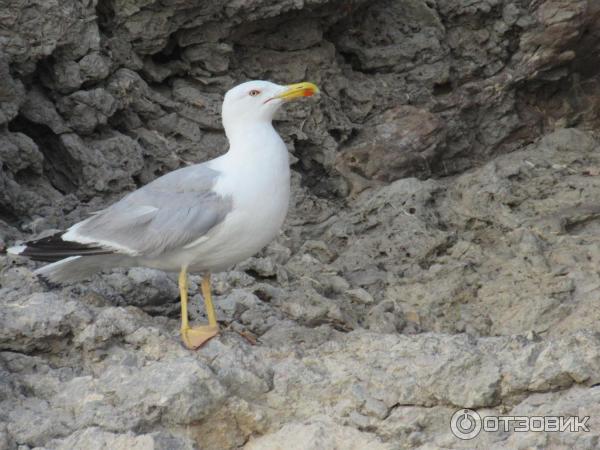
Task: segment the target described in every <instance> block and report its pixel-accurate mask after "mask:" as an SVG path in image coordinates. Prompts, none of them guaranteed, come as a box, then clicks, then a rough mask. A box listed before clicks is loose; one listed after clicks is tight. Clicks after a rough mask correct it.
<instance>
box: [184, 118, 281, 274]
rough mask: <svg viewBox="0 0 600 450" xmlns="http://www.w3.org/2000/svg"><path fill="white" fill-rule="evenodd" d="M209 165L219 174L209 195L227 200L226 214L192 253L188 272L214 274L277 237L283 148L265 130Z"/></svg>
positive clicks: (279, 220) (274, 136)
mask: <svg viewBox="0 0 600 450" xmlns="http://www.w3.org/2000/svg"><path fill="white" fill-rule="evenodd" d="M252 138H253V139H252V141H254V142H255V144H253V145H248V144H249V143H248V142H246V143H245V145H244V146H243V147H242V148H237V149H236V148H235V147H234V146H233V145H232V148H231V150H230V151H229V152H228V153H227V154H226V155H224V156H222V157H221V158H217V159H216V160H214V161H213V162H212V163H211V166H212V167H213V168H214V169H215V170H218V171H219V172H220V173H221V176H220V177H219V180H218V182H217V184H216V185H215V186H214V188H213V190H214V191H215V192H216V193H218V194H219V195H222V196H231V198H232V211H231V212H230V213H229V214H228V215H227V216H226V218H225V220H224V221H223V222H222V223H221V224H220V225H218V226H217V227H216V228H215V230H213V231H211V232H210V233H209V239H207V240H205V241H203V242H200V243H199V245H198V246H197V247H196V248H195V249H193V250H194V259H193V261H191V262H190V270H192V271H204V270H211V271H220V270H224V269H227V268H229V267H230V266H232V265H234V264H236V263H238V262H241V261H243V260H244V259H246V258H248V257H250V256H252V255H254V254H255V253H257V252H258V251H259V250H260V249H262V248H263V247H264V246H266V245H267V244H268V243H269V242H271V241H272V240H273V239H274V238H275V237H276V236H277V234H278V233H279V230H280V229H281V226H282V224H283V222H284V220H285V216H286V214H287V210H288V204H289V198H290V169H289V160H288V153H287V148H286V146H285V144H284V143H283V141H282V140H281V138H280V137H279V135H278V134H277V133H276V132H275V131H274V130H273V128H271V127H269V129H267V130H261V131H258V132H256V133H253V135H252Z"/></svg>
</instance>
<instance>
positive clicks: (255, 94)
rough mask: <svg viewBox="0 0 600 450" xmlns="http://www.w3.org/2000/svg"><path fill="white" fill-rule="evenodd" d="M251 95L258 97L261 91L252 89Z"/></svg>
mask: <svg viewBox="0 0 600 450" xmlns="http://www.w3.org/2000/svg"><path fill="white" fill-rule="evenodd" d="M249 94H250V97H256V96H257V95H258V94H260V91H259V90H257V89H252V90H251V91H250V92H249Z"/></svg>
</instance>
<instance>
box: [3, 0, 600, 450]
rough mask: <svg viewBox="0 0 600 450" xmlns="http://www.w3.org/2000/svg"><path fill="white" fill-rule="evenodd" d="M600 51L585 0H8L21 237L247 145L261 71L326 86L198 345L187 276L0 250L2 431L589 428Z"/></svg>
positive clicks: (92, 445) (596, 302)
mask: <svg viewBox="0 0 600 450" xmlns="http://www.w3.org/2000/svg"><path fill="white" fill-rule="evenodd" d="M599 64H600V6H599V5H598V3H597V2H595V1H593V0H376V1H366V0H282V1H273V0H228V1H216V0H210V1H204V2H199V1H193V0H161V1H158V0H106V1H103V0H60V1H58V0H21V1H15V0H0V124H2V127H1V128H0V247H1V246H3V245H8V244H12V243H13V242H14V241H17V240H20V239H27V238H30V237H32V236H35V235H37V234H39V233H41V232H44V231H47V230H52V229H61V228H64V227H66V226H68V225H70V224H72V223H74V222H75V221H77V220H79V219H81V218H83V217H85V216H86V214H88V213H89V212H91V211H94V210H97V209H99V208H101V207H103V206H104V205H106V204H108V203H110V202H111V201H114V200H115V199H117V198H119V197H120V196H122V195H123V193H125V192H127V191H129V190H132V189H134V188H136V186H141V185H143V184H145V183H147V182H148V181H150V180H152V179H154V178H155V177H157V176H159V175H161V174H163V173H166V172H168V171H170V170H173V169H175V168H177V167H181V166H184V165H186V164H189V163H192V162H200V161H202V160H205V159H208V158H211V157H214V156H216V155H218V154H219V153H222V152H223V151H225V150H226V147H227V142H226V140H225V139H224V136H223V133H222V128H221V125H220V118H219V108H220V103H221V100H222V95H223V93H224V92H225V91H226V90H227V89H228V88H229V87H231V86H233V85H234V84H236V83H238V82H240V81H244V80H247V79H257V78H258V79H269V80H273V81H276V82H281V83H287V82H294V81H301V80H305V79H306V80H310V81H314V82H315V83H317V84H318V85H319V86H320V87H321V88H322V95H321V98H320V99H319V101H318V102H305V103H302V104H294V105H290V106H288V107H287V108H286V110H285V111H284V112H283V114H281V115H280V116H279V119H278V121H277V123H276V126H277V128H278V129H279V130H280V132H281V133H282V135H283V136H284V137H285V140H286V142H287V143H288V145H289V150H290V153H291V155H292V161H293V165H292V169H293V192H294V199H293V202H292V205H291V211H290V215H289V218H288V221H287V223H286V225H285V228H284V230H283V232H282V234H281V236H280V238H279V239H278V240H277V241H276V242H274V243H273V244H272V245H270V246H269V247H268V248H267V249H266V250H265V251H264V252H263V253H262V254H261V255H258V256H257V257H255V258H252V259H251V260H249V261H246V262H244V263H242V264H240V265H239V266H238V267H236V268H234V269H233V270H232V271H230V272H228V273H224V274H220V275H218V276H216V277H215V287H216V290H217V294H218V295H217V308H218V315H219V319H220V320H221V321H222V323H223V324H224V325H225V326H226V328H227V329H226V331H224V332H223V333H222V334H221V336H220V337H219V338H217V339H214V340H213V341H211V342H210V343H209V344H208V345H207V346H205V347H204V348H202V349H200V350H199V351H197V352H190V351H188V350H185V349H184V348H183V347H182V346H181V345H180V342H179V338H178V330H179V304H178V292H177V288H176V283H175V280H174V277H173V276H172V275H167V274H163V273H161V272H157V271H152V270H147V269H131V270H116V271H113V272H111V273H107V274H102V275H98V276H97V277H95V278H94V279H92V280H90V281H89V282H85V283H78V284H72V285H66V286H62V287H56V286H54V287H52V286H46V285H43V284H42V283H40V282H39V281H38V280H37V279H35V277H34V276H33V275H32V270H33V269H34V268H35V264H33V263H29V262H27V261H23V260H16V259H14V258H8V257H6V256H0V350H1V353H0V449H2V450H16V449H17V448H18V449H20V450H25V449H29V448H47V449H84V448H85V449H104V448H110V449H151V448H155V449H173V450H176V449H193V448H198V449H215V450H223V449H233V448H246V449H280V448H281V449H315V450H316V449H340V450H345V449H357V450H364V449H402V448H422V449H426V448H430V449H433V448H465V447H467V448H473V447H478V448H485V449H490V448H540V449H542V448H596V447H597V445H598V441H599V438H600V420H599V419H598V418H599V417H600V387H597V385H599V384H600V334H599V333H598V332H599V331H600V325H599V323H600V272H599V271H598V265H599V264H600V236H596V234H595V233H596V232H598V231H600V221H599V219H600V205H599V204H598V198H600V141H598V140H597V138H596V130H597V129H598V124H599V121H600V108H599V107H598V98H599V96H600V77H599V74H598V67H599ZM198 283H199V279H198V278H194V277H192V285H193V286H192V287H193V289H194V292H198V289H197V286H196V285H197V284H198ZM194 301H195V302H196V304H197V305H199V304H200V303H199V302H200V298H199V295H198V294H195V295H194ZM202 312H203V311H202V309H200V308H198V309H196V310H195V311H192V313H193V314H195V318H196V319H197V320H204V318H202V317H201V316H200V314H201V313H202ZM465 407H467V408H473V409H477V410H478V411H479V412H480V413H481V414H482V415H486V414H497V415H498V414H504V415H513V416H518V415H521V416H522V415H554V416H556V415H567V416H574V415H578V416H591V419H590V421H589V422H588V426H590V428H591V431H590V432H588V433H585V432H584V433H540V432H531V433H516V432H512V433H502V432H501V433H482V434H481V435H480V436H479V437H477V438H476V439H475V440H473V441H462V440H459V439H457V438H456V437H454V436H453V435H452V433H451V431H450V427H449V422H450V417H451V416H452V414H453V412H454V411H456V410H457V409H459V408H465Z"/></svg>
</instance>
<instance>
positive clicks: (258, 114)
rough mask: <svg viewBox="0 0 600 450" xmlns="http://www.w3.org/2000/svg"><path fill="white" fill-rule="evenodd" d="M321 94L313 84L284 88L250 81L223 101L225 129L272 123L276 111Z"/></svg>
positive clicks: (232, 91) (237, 87)
mask: <svg viewBox="0 0 600 450" xmlns="http://www.w3.org/2000/svg"><path fill="white" fill-rule="evenodd" d="M318 92H319V88H317V86H315V85H314V84H313V83H308V82H303V83H296V84H290V85H288V86H281V85H279V84H275V83H271V82H270V81H261V80H255V81H247V82H246V83H242V84H239V85H237V86H236V87H234V88H232V89H230V90H229V91H228V92H227V93H226V94H225V99H224V100H223V109H222V116H223V125H224V126H225V130H227V129H233V128H234V127H237V126H239V125H241V124H245V125H248V124H254V123H261V122H262V123H264V122H267V123H271V121H272V120H273V116H274V115H275V112H276V111H277V110H278V109H279V107H280V106H281V105H282V104H283V103H284V102H286V101H289V100H293V99H295V98H301V97H310V96H312V95H314V94H317V93H318Z"/></svg>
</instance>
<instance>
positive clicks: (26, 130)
mask: <svg viewBox="0 0 600 450" xmlns="http://www.w3.org/2000/svg"><path fill="white" fill-rule="evenodd" d="M8 129H9V131H13V132H20V133H23V134H25V135H27V136H28V137H30V138H31V139H32V140H33V141H34V142H35V143H36V145H37V147H38V149H39V150H40V152H42V154H43V155H44V171H45V172H46V174H47V175H48V179H49V180H50V183H51V184H52V186H53V187H54V188H55V189H56V190H58V191H59V192H61V193H63V194H69V193H72V192H74V191H76V190H77V183H76V180H77V176H76V175H75V173H77V162H76V161H75V160H74V159H73V157H72V156H71V155H70V154H69V152H68V151H67V150H66V149H65V148H64V145H63V144H62V142H61V140H60V137H59V136H58V135H56V134H54V132H53V131H52V130H51V129H50V128H49V127H48V126H46V125H41V124H38V123H34V122H31V121H30V120H28V119H26V118H25V117H23V116H21V115H19V116H17V117H16V118H15V119H14V120H13V121H11V122H10V123H9V125H8Z"/></svg>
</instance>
